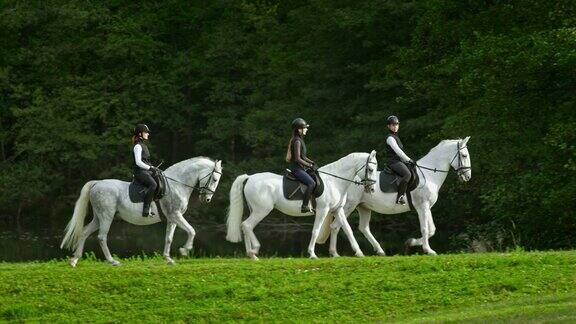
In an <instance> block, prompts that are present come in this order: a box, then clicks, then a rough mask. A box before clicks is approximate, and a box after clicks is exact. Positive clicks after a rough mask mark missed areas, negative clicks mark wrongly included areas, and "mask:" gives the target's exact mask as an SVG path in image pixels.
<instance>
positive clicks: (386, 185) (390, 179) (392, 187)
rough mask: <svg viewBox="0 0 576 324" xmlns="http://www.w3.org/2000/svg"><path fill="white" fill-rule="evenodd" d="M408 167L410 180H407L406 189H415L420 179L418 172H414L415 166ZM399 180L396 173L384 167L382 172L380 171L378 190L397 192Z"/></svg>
mask: <svg viewBox="0 0 576 324" xmlns="http://www.w3.org/2000/svg"><path fill="white" fill-rule="evenodd" d="M408 169H410V173H412V176H411V177H410V181H409V182H408V188H407V190H406V191H407V192H410V191H412V190H414V189H416V187H417V186H418V183H419V181H420V179H419V177H418V172H416V168H415V167H411V166H408ZM399 181H400V179H399V177H398V175H396V173H394V172H393V171H392V170H390V169H389V168H388V167H385V169H384V170H383V171H382V172H380V190H381V191H382V192H386V193H390V192H398V183H399Z"/></svg>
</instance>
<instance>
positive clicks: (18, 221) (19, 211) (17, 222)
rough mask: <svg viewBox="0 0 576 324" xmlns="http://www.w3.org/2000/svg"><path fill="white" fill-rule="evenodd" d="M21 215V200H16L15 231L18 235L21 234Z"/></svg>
mask: <svg viewBox="0 0 576 324" xmlns="http://www.w3.org/2000/svg"><path fill="white" fill-rule="evenodd" d="M21 216H22V201H20V202H18V209H17V211H16V232H17V233H18V236H20V235H22V224H21V223H20V217H21Z"/></svg>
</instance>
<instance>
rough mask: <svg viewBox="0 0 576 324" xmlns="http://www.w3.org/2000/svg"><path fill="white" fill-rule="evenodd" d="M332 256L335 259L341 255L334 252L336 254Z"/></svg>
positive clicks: (331, 254)
mask: <svg viewBox="0 0 576 324" xmlns="http://www.w3.org/2000/svg"><path fill="white" fill-rule="evenodd" d="M330 256H331V257H333V258H339V257H340V254H338V252H334V253H330Z"/></svg>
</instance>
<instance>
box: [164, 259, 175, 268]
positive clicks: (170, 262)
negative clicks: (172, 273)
mask: <svg viewBox="0 0 576 324" xmlns="http://www.w3.org/2000/svg"><path fill="white" fill-rule="evenodd" d="M166 264H167V265H170V266H173V265H175V264H176V262H174V260H172V259H171V258H166Z"/></svg>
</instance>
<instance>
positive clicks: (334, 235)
mask: <svg viewBox="0 0 576 324" xmlns="http://www.w3.org/2000/svg"><path fill="white" fill-rule="evenodd" d="M341 227H342V225H341V224H340V221H338V219H334V221H333V222H332V224H331V225H330V249H328V251H329V252H330V255H331V256H332V257H334V258H337V257H339V256H340V255H339V254H338V248H337V247H336V245H337V243H338V233H339V232H340V228H341Z"/></svg>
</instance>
